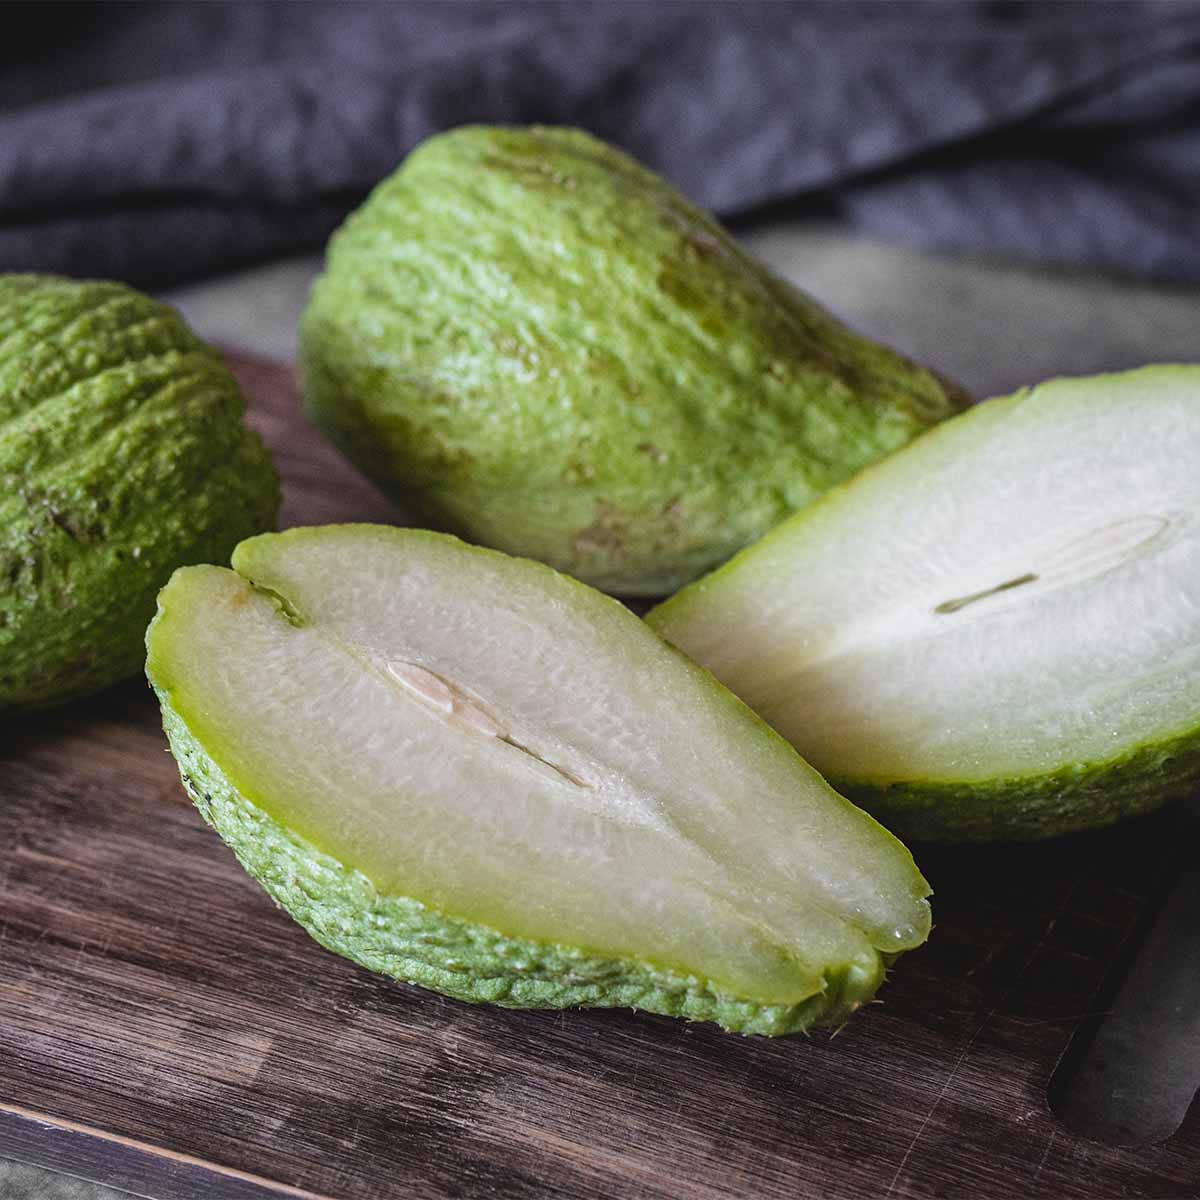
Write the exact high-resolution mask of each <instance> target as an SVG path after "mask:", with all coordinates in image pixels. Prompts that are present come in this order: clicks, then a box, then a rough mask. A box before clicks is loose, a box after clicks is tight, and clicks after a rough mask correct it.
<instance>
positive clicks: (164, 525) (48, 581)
mask: <svg viewBox="0 0 1200 1200" xmlns="http://www.w3.org/2000/svg"><path fill="white" fill-rule="evenodd" d="M243 407H244V405H243V401H242V396H241V393H240V392H239V390H238V387H237V384H236V383H235V382H234V380H233V377H232V376H231V375H230V373H229V371H228V370H227V369H226V368H225V366H224V365H223V364H222V363H221V361H220V359H219V358H218V357H217V355H216V353H215V351H213V350H212V349H211V348H209V347H208V346H206V345H205V344H204V343H203V342H202V341H200V339H199V338H197V337H196V336H195V335H194V334H193V333H192V332H191V331H190V330H189V329H188V328H187V326H186V325H185V324H184V323H183V321H182V320H181V319H180V317H179V316H178V314H177V313H175V312H174V311H173V310H172V309H170V308H168V307H167V306H166V305H164V304H160V303H158V302H157V301H155V300H152V299H150V298H149V297H148V296H144V295H142V294H140V293H139V292H136V291H133V290H131V289H130V288H127V287H124V286H123V285H121V284H117V283H104V282H79V281H75V280H69V279H60V278H54V277H49V276H39V275H0V710H3V709H6V708H8V709H13V708H26V707H39V706H42V705H46V704H53V703H57V702H59V701H63V700H67V699H70V698H72V697H74V696H78V695H82V694H84V693H86V692H90V691H94V690H95V689H97V688H100V687H103V686H105V685H106V684H109V683H113V682H115V681H116V680H119V679H122V678H125V677H126V676H130V675H134V674H136V673H137V672H138V671H139V670H140V669H141V666H142V663H143V661H144V658H145V653H144V646H143V640H142V639H143V634H144V631H145V628H146V624H147V622H148V621H149V620H150V618H151V617H152V616H153V614H154V598H155V595H156V593H157V592H158V589H159V588H160V587H162V585H163V584H164V583H165V582H166V581H167V578H168V577H169V576H170V574H171V572H172V571H173V570H174V569H175V568H176V567H178V566H181V565H183V564H185V563H197V562H210V561H221V560H224V559H226V558H228V555H229V553H230V551H231V550H232V549H233V547H234V546H235V545H236V544H237V543H238V542H239V541H240V540H241V539H243V538H244V537H246V536H247V535H249V534H252V533H255V532H259V531H261V530H264V529H266V528H268V527H270V526H271V525H272V524H273V522H274V518H275V513H276V510H277V508H278V504H279V488H278V483H277V480H276V476H275V471H274V468H273V467H272V465H271V462H270V459H269V458H268V456H267V452H266V450H265V449H264V448H263V445H262V443H261V442H260V440H259V438H258V436H257V435H256V434H254V433H251V432H249V431H248V430H247V429H246V428H245V427H244V426H243V425H242V413H243Z"/></svg>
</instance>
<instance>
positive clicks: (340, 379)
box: [301, 127, 964, 595]
mask: <svg viewBox="0 0 1200 1200" xmlns="http://www.w3.org/2000/svg"><path fill="white" fill-rule="evenodd" d="M301 346H302V365H303V374H304V388H305V397H306V402H307V405H308V408H309V411H310V413H311V414H312V416H313V417H314V418H315V420H316V421H317V422H318V423H320V424H321V425H322V426H324V428H325V429H326V430H327V431H328V432H329V433H330V434H331V435H332V436H333V437H334V439H335V440H336V441H337V442H338V443H339V444H340V445H341V446H342V447H343V449H344V450H345V451H346V452H347V453H348V454H349V455H350V457H351V458H353V459H354V460H355V461H356V462H357V463H358V464H359V465H360V466H361V467H362V468H363V469H364V470H365V471H367V473H368V474H370V475H371V476H372V477H373V478H374V479H376V480H377V481H378V482H379V483H381V484H382V485H383V486H384V487H385V488H387V489H389V490H390V491H391V492H392V493H393V494H394V495H396V496H397V497H398V498H399V499H400V500H401V502H402V503H405V504H406V505H408V506H409V507H410V508H413V509H415V510H416V511H418V512H419V513H421V514H422V515H423V517H424V518H425V520H426V521H427V522H429V523H432V524H435V525H437V526H439V527H442V528H445V529H448V530H451V531H453V532H456V533H458V534H460V535H461V536H463V537H466V538H468V539H469V540H472V541H476V542H480V543H483V544H485V545H490V546H494V547H497V548H499V549H502V550H507V551H509V552H510V553H513V554H519V555H524V556H526V557H530V558H537V559H541V560H542V561H543V562H547V563H549V564H551V565H552V566H554V567H557V568H559V569H560V570H565V571H568V572H570V573H571V574H573V575H575V576H577V577H578V578H581V579H583V580H586V581H587V582H589V583H592V584H594V585H596V586H598V587H601V588H604V589H606V590H609V591H614V592H618V593H623V594H626V595H662V594H665V593H667V592H669V591H672V590H673V589H675V588H676V587H678V586H680V585H681V584H683V583H686V582H687V581H688V580H689V579H692V578H694V577H695V576H697V575H699V574H701V573H702V572H704V571H706V570H708V569H709V568H711V567H713V566H715V565H716V564H717V563H720V562H722V561H723V560H724V559H726V558H728V557H729V556H730V555H731V554H732V553H733V552H734V551H736V550H737V549H739V548H740V547H741V546H744V545H746V544H747V543H749V542H751V541H753V540H754V539H755V538H757V537H759V536H760V535H761V534H762V533H763V532H765V531H766V530H767V529H769V528H770V527H771V526H772V525H774V524H776V523H777V522H778V521H779V520H780V519H781V518H783V517H785V516H786V515H787V514H788V513H790V512H792V511H793V510H795V509H797V508H801V507H803V506H804V505H806V504H807V503H809V502H810V501H811V500H813V499H814V498H815V497H817V496H819V495H820V494H821V493H822V492H824V491H825V490H826V489H828V488H829V487H830V486H832V485H833V484H835V483H837V482H838V481H839V480H841V479H843V478H845V477H846V476H848V475H850V474H852V473H853V472H854V471H856V470H857V469H858V468H860V467H861V466H863V465H865V464H866V463H869V462H871V461H873V460H875V459H877V458H879V457H880V456H882V455H884V454H887V453H888V452H890V451H892V450H894V449H896V448H897V447H899V446H902V445H903V444H905V443H906V442H908V441H909V440H910V439H912V438H913V437H915V436H916V435H917V434H919V433H921V432H922V431H923V430H924V429H926V428H928V427H929V426H930V425H932V424H934V423H935V422H937V421H939V420H941V419H943V418H945V417H947V416H950V415H951V414H952V413H953V412H955V411H956V410H957V409H958V408H960V407H961V406H962V404H963V402H964V397H962V396H961V395H960V394H958V393H956V392H954V391H953V390H952V389H950V388H948V387H947V386H946V385H945V384H943V383H942V382H941V381H940V380H938V379H937V378H935V377H934V376H933V375H932V374H931V373H930V372H928V371H926V370H923V369H922V368H920V367H918V366H915V365H914V364H912V363H910V362H908V361H907V360H905V359H903V358H901V357H900V356H898V355H897V354H895V353H893V352H892V351H890V350H887V349H885V348H884V347H882V346H879V345H877V344H875V343H873V342H871V341H868V340H867V339H865V338H862V337H859V336H858V335H856V334H853V333H851V332H850V331H849V330H848V329H846V328H845V327H844V326H842V325H841V324H839V323H838V322H837V321H835V320H834V319H833V318H832V317H830V316H829V315H828V314H827V313H825V312H824V311H823V310H822V309H820V308H819V307H818V306H817V305H816V304H814V303H813V302H812V301H811V300H810V299H808V298H807V297H805V296H803V295H802V294H800V293H799V292H797V291H796V290H795V289H793V288H792V287H790V286H789V285H788V284H786V283H784V282H783V281H781V280H779V279H777V278H776V277H774V276H773V275H771V274H770V273H769V272H768V271H767V270H766V269H765V268H763V267H762V266H761V265H760V264H758V263H756V262H754V261H753V260H752V259H751V258H749V257H748V256H747V255H746V254H745V253H743V252H742V251H741V250H740V249H739V248H738V247H737V245H736V244H735V243H734V242H733V241H732V240H731V239H730V238H729V236H728V235H727V234H726V233H725V232H724V230H723V229H722V228H721V227H720V226H719V225H718V224H717V223H716V222H715V221H714V220H712V219H711V218H710V217H709V216H707V215H706V214H705V213H703V212H702V211H700V210H699V209H697V208H695V207H693V206H692V205H690V204H688V203H687V201H686V200H684V199H683V197H682V196H680V195H679V194H678V193H677V192H676V191H675V190H674V189H673V188H671V187H670V186H669V185H668V184H667V183H665V182H664V181H663V180H662V179H660V178H658V177H657V176H656V175H654V174H652V173H651V172H649V171H647V170H645V169H644V168H642V167H641V166H639V165H638V164H637V163H636V162H634V161H633V160H632V159H630V158H628V157H626V156H625V155H623V154H621V153H619V152H618V151H616V150H614V149H613V148H611V147H609V146H607V145H605V144H604V143H602V142H599V141H597V140H595V139H594V138H592V137H590V136H589V135H587V134H585V133H582V132H579V131H576V130H570V129H561V128H536V127H535V128H530V129H508V128H489V127H465V128H461V129H457V130H454V131H452V132H450V133H448V134H443V135H441V136H439V137H436V138H433V139H431V140H430V141H428V142H426V143H425V144H424V145H423V146H421V147H420V148H419V149H418V150H416V151H415V152H414V153H413V154H412V155H411V156H410V157H409V158H408V160H407V161H406V162H405V163H404V165H403V166H402V167H401V169H400V170H398V171H397V172H396V173H395V174H394V175H392V176H391V177H390V178H389V179H387V180H385V181H384V182H383V183H382V184H381V185H380V186H379V187H378V188H377V189H376V190H375V192H374V193H373V194H372V196H371V197H370V199H369V200H368V201H367V203H366V204H365V205H364V206H363V207H362V208H361V209H359V210H358V211H357V212H356V213H355V214H354V215H353V216H351V218H350V219H349V220H348V221H347V223H346V224H345V225H344V226H343V227H342V229H341V230H340V231H339V232H338V233H337V234H336V235H335V237H334V239H333V241H332V243H331V245H330V250H329V258H328V266H327V270H326V272H325V274H324V275H323V276H322V277H321V279H320V280H319V281H318V282H317V285H316V287H315V288H314V290H313V294H312V299H311V302H310V304H309V307H308V309H307V311H306V313H305V315H304V319H303V323H302V327H301Z"/></svg>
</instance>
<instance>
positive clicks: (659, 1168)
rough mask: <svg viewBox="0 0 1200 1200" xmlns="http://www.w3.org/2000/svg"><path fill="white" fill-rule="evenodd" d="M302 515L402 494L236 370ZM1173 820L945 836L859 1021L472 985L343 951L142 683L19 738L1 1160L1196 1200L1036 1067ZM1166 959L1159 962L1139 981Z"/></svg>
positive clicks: (11, 836) (222, 1177)
mask: <svg viewBox="0 0 1200 1200" xmlns="http://www.w3.org/2000/svg"><path fill="white" fill-rule="evenodd" d="M235 366H236V368H237V370H238V372H239V374H240V376H241V378H242V381H243V383H244V385H245V387H246V389H247V391H248V393H249V395H250V396H251V397H252V417H251V419H252V421H253V423H254V424H255V425H256V426H257V427H258V428H260V429H261V430H262V431H263V432H264V434H265V436H266V437H267V440H268V441H269V443H270V444H271V446H272V448H273V449H274V451H275V453H276V456H277V459H278V461H279V464H280V467H281V470H282V473H283V475H284V478H285V505H284V511H283V523H284V524H295V523H300V522H321V521H333V520H355V519H358V520H362V519H375V520H381V519H382V520H387V519H389V518H394V515H395V514H394V512H393V510H392V509H391V508H390V507H389V506H388V504H387V503H386V502H385V501H384V500H383V499H382V498H381V497H380V496H379V495H378V494H377V493H376V492H375V491H374V490H373V489H372V488H371V487H370V486H369V485H367V484H365V483H364V482H362V480H361V479H359V478H358V477H357V476H356V475H355V474H354V473H353V472H352V471H351V470H350V469H349V468H348V467H346V466H345V465H344V464H343V463H342V462H341V461H340V459H339V458H338V457H337V455H336V454H335V453H334V452H333V451H332V450H331V449H329V448H328V446H327V445H326V444H325V443H324V442H323V441H322V440H321V439H320V438H319V437H318V436H317V435H316V434H315V433H313V432H312V431H310V430H309V429H308V428H307V427H306V426H305V425H304V423H303V421H302V420H301V418H300V417H299V415H298V413H297V411H296V408H295V399H294V391H293V388H292V384H291V379H290V377H289V375H288V373H287V372H286V371H283V370H281V369H279V368H274V367H267V366H263V365H260V364H254V363H249V362H240V363H237V364H235ZM1174 821H1175V817H1174V816H1173V815H1172V814H1170V813H1166V814H1162V815H1160V816H1158V817H1154V818H1150V819H1147V820H1144V821H1142V822H1139V823H1134V824H1130V825H1128V826H1126V827H1123V828H1121V829H1118V830H1114V831H1109V832H1106V833H1102V834H1098V835H1089V836H1085V837H1080V838H1075V839H1071V840H1067V841H1063V842H1060V843H1055V844H1050V845H1042V846H1034V847H1025V848H1004V849H998V850H997V849H982V850H980V849H973V850H926V849H922V848H918V859H919V861H920V862H921V864H922V866H923V867H924V869H925V872H926V874H927V875H928V877H929V878H930V880H931V881H932V883H933V886H934V888H935V891H936V897H935V909H934V912H935V921H936V928H935V930H934V933H933V937H932V939H931V940H930V943H929V945H928V946H927V947H925V948H924V949H922V950H921V951H919V952H917V953H914V954H911V955H908V956H906V957H905V958H904V959H903V960H902V961H901V962H900V963H899V965H898V967H897V969H896V971H895V973H894V977H893V979H892V980H891V981H890V982H889V983H888V984H887V986H886V987H885V988H884V990H883V992H882V994H881V997H880V1002H879V1003H877V1004H874V1005H871V1006H869V1007H868V1009H866V1010H865V1011H864V1012H863V1013H861V1014H860V1015H859V1016H858V1017H856V1019H855V1020H854V1021H852V1022H851V1023H850V1024H849V1025H848V1026H847V1027H846V1028H845V1029H844V1030H843V1031H841V1033H840V1034H838V1036H836V1037H831V1036H830V1035H829V1034H828V1033H818V1034H814V1035H812V1036H808V1037H792V1038H787V1039H782V1040H775V1041H766V1040H756V1039H746V1038H739V1037H732V1036H729V1035H724V1034H721V1033H719V1032H717V1031H716V1030H715V1029H713V1028H711V1027H708V1026H689V1025H685V1024H683V1023H681V1022H676V1021H671V1020H667V1019H664V1018H658V1017H651V1016H644V1015H639V1014H634V1013H627V1012H607V1013H597V1012H574V1013H566V1014H556V1013H537V1012H527V1013H520V1012H507V1011H503V1010H499V1009H493V1008H482V1007H481V1008H476V1007H472V1006H469V1005H466V1004H461V1003H457V1002H455V1001H451V1000H447V999H443V998H441V997H438V996H436V995H433V994H431V993H428V992H423V991H420V990H419V989H416V988H413V987H408V986H406V985H403V984H399V983H395V982H391V981H388V980H386V979H383V978H379V977H376V976H373V975H371V974H369V973H367V972H366V971H364V970H361V969H360V968H358V967H355V966H353V965H351V964H350V963H348V962H345V961H344V960H342V959H339V958H337V957H335V956H333V955H332V954H329V953H327V952H325V951H323V950H321V949H320V948H319V947H318V946H317V945H316V944H315V943H314V942H312V941H310V940H309V939H308V938H307V937H306V935H305V934H304V933H303V932H302V931H301V930H300V929H299V927H298V926H296V925H294V924H293V923H292V922H291V921H290V920H289V918H288V917H287V916H286V915H285V914H283V913H282V912H281V911H279V910H278V909H276V908H275V907H274V906H273V905H272V904H271V902H270V901H269V900H268V899H267V898H266V896H265V895H264V894H263V893H262V892H260V891H259V890H258V888H257V887H256V885H254V884H253V883H252V882H251V881H250V880H249V879H248V878H247V877H246V876H244V875H243V873H242V872H241V870H240V869H239V868H238V866H237V865H236V863H235V862H234V859H233V856H232V855H231V854H230V853H229V852H228V851H227V850H225V849H224V847H223V846H222V845H221V843H220V842H219V841H218V839H217V838H216V836H215V835H214V834H212V833H211V832H210V831H208V830H207V829H206V828H205V826H204V825H203V824H202V823H201V821H200V819H199V817H198V815H197V814H196V813H195V812H194V811H193V810H192V808H191V807H190V806H189V804H188V803H187V802H186V799H185V797H184V795H183V792H182V790H181V788H180V786H179V781H178V777H177V775H176V771H175V767H174V764H173V762H172V760H171V759H170V757H169V756H168V755H167V753H166V750H165V743H164V739H163V737H162V734H161V732H160V729H159V726H158V716H157V711H156V709H155V706H154V704H153V703H152V701H151V699H150V697H149V695H148V693H147V691H146V689H145V687H144V685H143V684H141V683H139V682H137V681H135V682H133V683H131V684H128V685H125V686H122V687H120V688H117V689H115V690H113V691H111V692H109V693H107V694H105V695H103V696H100V697H97V698H95V699H93V700H90V701H87V702H84V703H81V704H78V705H75V706H73V707H71V708H68V709H65V710H63V711H60V712H56V713H52V714H46V715H42V716H38V717H36V718H32V719H24V720H20V721H15V722H9V723H8V724H7V725H6V726H5V728H4V729H3V730H2V731H0V1154H7V1155H10V1156H13V1157H19V1158H25V1159H27V1160H29V1161H35V1162H41V1163H43V1164H45V1165H50V1166H56V1167H59V1168H62V1169H67V1170H72V1171H75V1172H77V1173H79V1174H82V1175H84V1176H86V1177H90V1178H95V1179H100V1180H104V1181H107V1182H112V1183H114V1184H117V1185H120V1186H123V1187H126V1188H129V1189H131V1190H134V1191H137V1192H139V1193H142V1194H146V1195H150V1196H154V1197H158V1198H159V1200H175V1198H178V1200H196V1198H201V1197H214V1198H220V1200H241V1198H248V1200H261V1198H264V1197H272V1196H279V1195H297V1194H299V1195H307V1196H317V1197H329V1198H332V1200H383V1198H385V1197H386V1198H391V1197H484V1196H503V1197H544V1196H570V1197H581V1198H588V1200H600V1198H602V1197H603V1198H614V1197H615V1198H623V1197H647V1198H649V1197H661V1198H663V1200H666V1198H679V1197H695V1198H700V1197H704V1198H714V1200H715V1198H716V1197H767V1198H775V1197H778V1198H779V1200H785V1198H786V1200H794V1198H796V1197H808V1196H814V1197H817V1196H819V1197H828V1198H837V1197H848V1198H852V1197H881V1196H883V1197H896V1198H899V1197H942V1196H946V1197H949V1196H964V1197H965V1196H971V1197H984V1198H986V1197H993V1196H994V1197H1001V1196H1005V1197H1007V1196H1031V1197H1033V1196H1045V1197H1064V1198H1065V1197H1087V1198H1089V1200H1095V1198H1098V1197H1110V1196H1111V1197H1116V1196H1123V1197H1168V1196H1170V1197H1194V1196H1197V1195H1200V1111H1197V1110H1198V1109H1200V1105H1197V1106H1195V1107H1194V1108H1193V1111H1192V1113H1191V1114H1190V1115H1189V1117H1188V1119H1187V1121H1186V1122H1185V1123H1184V1126H1183V1127H1182V1129H1181V1130H1180V1131H1179V1132H1178V1133H1177V1134H1176V1135H1175V1136H1174V1137H1173V1138H1172V1139H1171V1140H1170V1141H1168V1142H1166V1143H1164V1144H1162V1145H1160V1146H1157V1147H1153V1148H1151V1149H1149V1150H1144V1149H1143V1150H1139V1151H1126V1150H1121V1149H1117V1148H1113V1147H1108V1146H1103V1145H1097V1144H1094V1143H1089V1142H1085V1141H1082V1140H1079V1139H1077V1138H1075V1137H1072V1136H1071V1135H1069V1134H1067V1133H1066V1132H1065V1131H1064V1130H1063V1129H1062V1128H1061V1127H1059V1126H1058V1125H1057V1124H1056V1122H1055V1121H1054V1119H1053V1117H1052V1116H1051V1114H1050V1112H1049V1110H1048V1107H1047V1102H1046V1096H1045V1090H1046V1083H1047V1080H1048V1079H1049V1077H1050V1075H1051V1073H1052V1072H1053V1069H1054V1066H1055V1064H1056V1063H1057V1061H1058V1060H1059V1058H1060V1057H1061V1055H1062V1054H1063V1051H1064V1049H1065V1048H1066V1046H1067V1044H1068V1041H1069V1039H1070V1037H1071V1034H1072V1032H1073V1031H1074V1029H1075V1028H1076V1026H1077V1025H1078V1024H1079V1022H1080V1021H1081V1020H1083V1019H1085V1017H1086V1016H1087V1015H1088V1014H1089V1013H1092V1012H1094V1011H1095V1009H1096V1006H1097V1005H1098V1004H1101V1003H1102V1002H1103V986H1104V981H1105V978H1106V976H1107V975H1109V973H1110V968H1111V966H1112V964H1113V963H1114V962H1115V961H1117V960H1119V959H1120V957H1121V956H1122V955H1123V954H1126V953H1127V952H1128V951H1129V949H1130V947H1131V946H1132V945H1134V944H1135V942H1136V940H1137V938H1138V936H1139V931H1140V929H1141V928H1142V927H1143V925H1144V923H1145V922H1146V921H1147V920H1148V919H1149V918H1150V917H1151V915H1152V913H1153V911H1154V908H1155V905H1156V904H1157V903H1158V902H1159V898H1160V897H1161V895H1162V894H1163V891H1164V889H1165V887H1166V886H1167V885H1168V884H1169V882H1170V880H1171V877H1172V875H1173V873H1174V872H1175V871H1176V870H1177V869H1178V866H1179V857H1178V856H1179V855H1181V854H1183V853H1185V852H1188V851H1190V850H1191V849H1192V847H1191V846H1190V841H1191V839H1189V840H1188V844H1185V843H1184V841H1183V839H1182V838H1180V837H1178V836H1176V833H1177V830H1176V826H1175V825H1174ZM1148 982H1151V981H1148Z"/></svg>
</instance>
